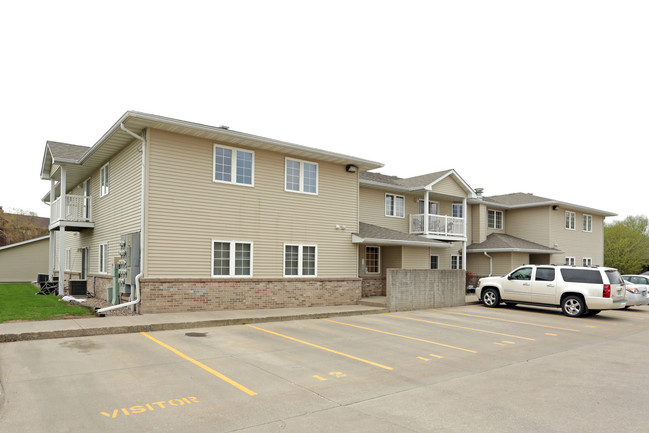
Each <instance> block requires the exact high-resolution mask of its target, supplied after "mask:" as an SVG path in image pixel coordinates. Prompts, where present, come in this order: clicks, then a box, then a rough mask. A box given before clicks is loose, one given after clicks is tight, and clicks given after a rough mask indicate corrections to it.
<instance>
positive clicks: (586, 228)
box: [582, 214, 593, 233]
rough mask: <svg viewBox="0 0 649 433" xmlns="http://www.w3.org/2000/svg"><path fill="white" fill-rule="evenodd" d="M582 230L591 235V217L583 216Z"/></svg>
mask: <svg viewBox="0 0 649 433" xmlns="http://www.w3.org/2000/svg"><path fill="white" fill-rule="evenodd" d="M586 221H588V224H586ZM582 230H583V231H584V232H585V233H592V232H593V216H592V215H588V214H584V216H583V217H582Z"/></svg>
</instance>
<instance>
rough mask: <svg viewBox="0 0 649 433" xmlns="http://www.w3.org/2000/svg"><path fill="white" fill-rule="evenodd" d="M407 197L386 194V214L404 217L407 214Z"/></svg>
mask: <svg viewBox="0 0 649 433" xmlns="http://www.w3.org/2000/svg"><path fill="white" fill-rule="evenodd" d="M405 206H406V199H405V197H403V196H401V195H394V194H386V195H385V216H389V217H397V218H403V217H404V216H405Z"/></svg>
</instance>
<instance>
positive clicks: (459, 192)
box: [433, 177, 467, 197]
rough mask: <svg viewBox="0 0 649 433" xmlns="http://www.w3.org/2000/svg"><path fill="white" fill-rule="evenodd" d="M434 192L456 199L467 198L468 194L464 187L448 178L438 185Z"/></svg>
mask: <svg viewBox="0 0 649 433" xmlns="http://www.w3.org/2000/svg"><path fill="white" fill-rule="evenodd" d="M433 191H434V192H436V193H438V194H444V195H450V196H455V197H466V196H467V193H466V191H464V189H462V187H461V186H460V185H459V184H458V183H457V182H456V181H455V180H454V179H453V178H451V177H446V178H444V179H442V180H441V181H440V182H438V183H436V184H435V186H434V187H433Z"/></svg>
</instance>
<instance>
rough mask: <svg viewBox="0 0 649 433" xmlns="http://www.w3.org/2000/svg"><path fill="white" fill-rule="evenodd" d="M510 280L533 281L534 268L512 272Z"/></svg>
mask: <svg viewBox="0 0 649 433" xmlns="http://www.w3.org/2000/svg"><path fill="white" fill-rule="evenodd" d="M509 279H510V280H528V281H529V280H531V279H532V268H521V269H517V270H516V271H514V272H512V274H511V275H510V276H509Z"/></svg>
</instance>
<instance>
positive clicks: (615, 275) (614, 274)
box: [605, 269, 624, 284]
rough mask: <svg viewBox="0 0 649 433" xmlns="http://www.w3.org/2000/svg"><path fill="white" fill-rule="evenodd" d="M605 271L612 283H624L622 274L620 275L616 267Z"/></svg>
mask: <svg viewBox="0 0 649 433" xmlns="http://www.w3.org/2000/svg"><path fill="white" fill-rule="evenodd" d="M605 272H606V276H607V277H608V281H609V283H610V284H624V280H623V279H622V275H620V273H619V272H618V271H616V270H615V269H608V270H606V271H605Z"/></svg>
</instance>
